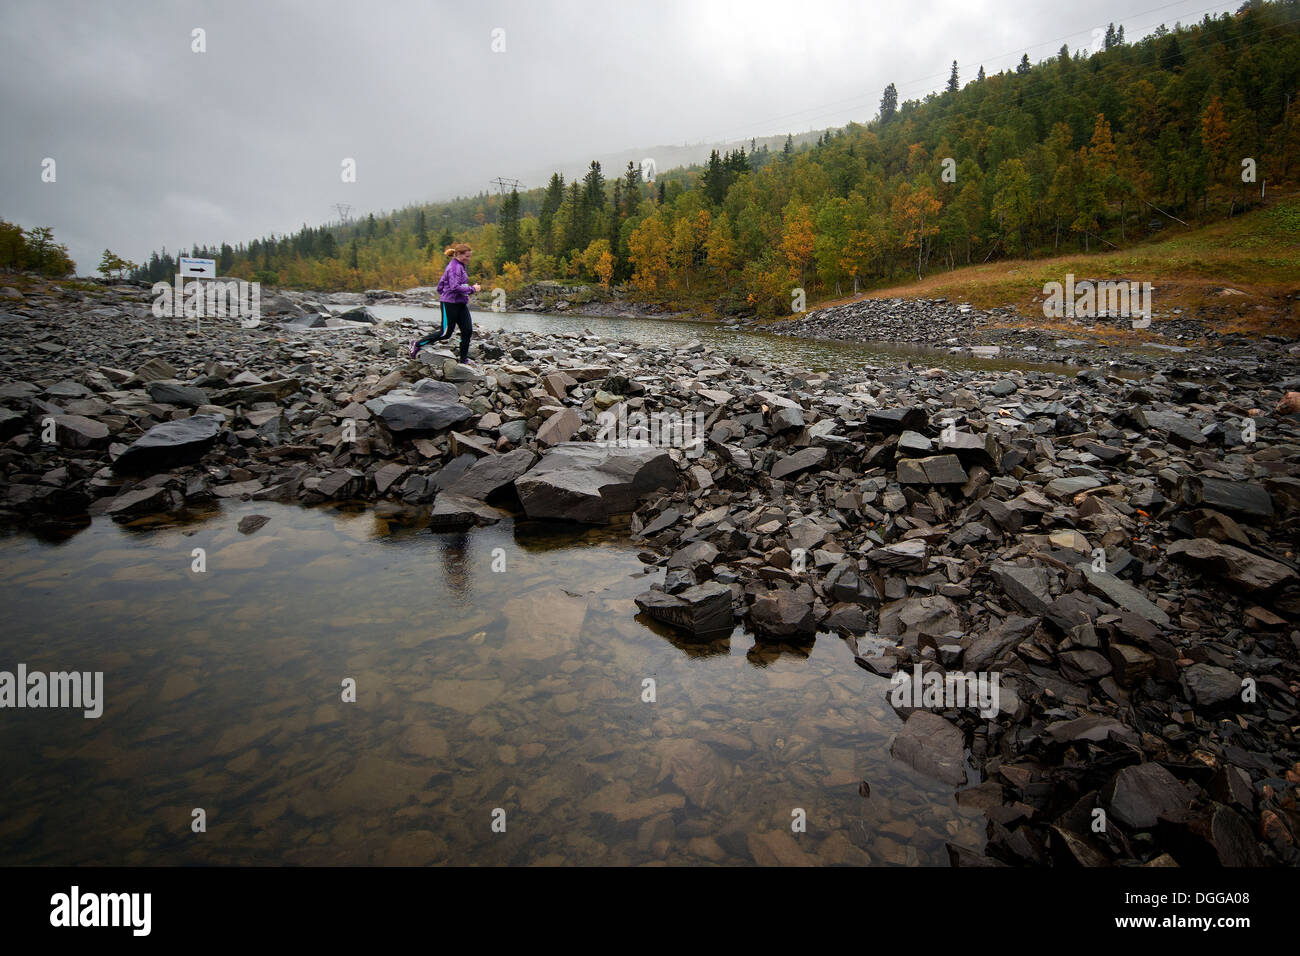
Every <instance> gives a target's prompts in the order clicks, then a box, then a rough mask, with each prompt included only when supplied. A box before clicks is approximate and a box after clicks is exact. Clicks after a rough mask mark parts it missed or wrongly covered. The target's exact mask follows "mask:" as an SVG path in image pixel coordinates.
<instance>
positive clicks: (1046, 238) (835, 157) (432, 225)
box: [137, 0, 1300, 315]
mask: <svg viewBox="0 0 1300 956" xmlns="http://www.w3.org/2000/svg"><path fill="white" fill-rule="evenodd" d="M1298 99H1300V0H1285V2H1276V3H1252V4H1248V5H1246V6H1244V7H1242V8H1241V9H1240V10H1239V11H1238V12H1237V13H1235V14H1224V15H1222V16H1220V17H1218V18H1217V19H1216V18H1211V17H1209V16H1208V15H1207V16H1206V18H1205V19H1204V20H1203V21H1202V22H1201V23H1199V24H1197V25H1194V26H1176V27H1175V28H1173V29H1166V28H1164V27H1161V28H1160V29H1158V30H1157V31H1155V33H1153V34H1152V35H1151V36H1148V37H1145V38H1143V39H1141V40H1139V41H1137V42H1129V41H1128V39H1126V38H1125V37H1124V35H1123V31H1122V29H1116V28H1114V27H1112V28H1110V29H1109V30H1108V31H1107V33H1106V37H1105V43H1104V48H1103V49H1102V50H1100V51H1098V52H1096V53H1089V52H1080V51H1072V50H1069V49H1067V48H1066V47H1062V48H1061V49H1060V51H1059V53H1058V54H1057V55H1056V56H1055V57H1052V58H1050V59H1048V60H1046V61H1045V62H1041V63H1038V64H1031V63H1030V62H1029V58H1028V56H1025V57H1024V58H1023V59H1022V61H1021V63H1020V65H1019V66H1018V67H1017V68H1016V69H1015V70H1014V71H1004V72H1001V73H997V74H993V75H985V72H984V69H983V67H979V68H978V70H977V71H976V73H975V75H974V76H973V77H969V76H963V75H961V72H960V71H959V68H958V64H957V63H956V62H954V63H953V64H952V73H951V77H950V79H949V82H948V84H947V87H946V89H945V90H943V91H941V92H936V93H932V94H930V95H928V96H926V97H925V98H924V100H920V101H915V100H909V101H906V102H902V103H900V102H898V96H897V93H896V92H895V90H894V86H893V84H890V85H889V87H887V88H886V89H885V91H884V94H883V96H882V98H881V103H880V111H879V114H878V115H877V116H876V117H875V118H874V119H872V120H871V121H870V122H867V123H864V124H859V123H850V124H849V125H847V126H846V127H844V128H842V129H835V130H829V131H826V132H824V133H823V134H821V135H820V136H818V137H817V139H816V140H815V141H814V142H812V143H810V144H807V145H804V146H801V147H798V148H795V147H794V146H793V142H792V141H791V140H787V144H786V148H785V149H784V150H775V149H773V150H769V149H767V148H766V147H759V148H755V149H752V150H749V151H747V150H745V149H744V148H740V149H738V150H736V151H734V152H729V153H726V154H725V155H722V156H718V155H717V154H716V153H715V154H714V156H713V157H712V158H711V160H710V162H709V163H708V164H706V165H704V166H702V167H690V168H686V169H678V170H670V171H660V172H659V175H658V176H657V177H656V181H655V182H654V183H652V184H651V183H646V182H643V181H642V177H641V170H640V169H639V168H638V167H635V166H632V165H631V164H629V166H628V168H627V169H624V170H618V171H610V174H609V175H607V174H606V171H604V170H602V169H601V168H600V165H599V164H598V163H594V162H593V163H592V164H591V168H590V169H589V171H588V173H587V175H586V176H585V177H584V178H583V179H581V180H577V181H571V182H567V183H566V182H565V181H564V179H563V178H562V177H561V176H560V175H558V174H556V175H555V176H554V177H552V179H551V181H550V183H549V184H548V185H547V186H546V187H545V188H540V189H532V190H527V191H524V192H517V193H515V192H512V193H508V194H505V195H493V194H488V193H483V194H480V195H479V196H476V197H471V198H464V199H458V200H456V201H454V202H449V203H440V204H431V205H425V206H420V207H410V208H407V209H403V210H399V211H398V212H395V213H384V214H381V215H378V216H376V215H370V216H367V217H365V218H363V219H360V220H358V221H354V222H347V223H333V224H330V225H327V226H322V227H319V228H311V227H307V226H305V225H304V227H303V229H302V230H301V231H300V232H298V233H296V234H294V235H291V236H281V237H276V236H270V237H267V238H265V239H260V240H253V241H252V242H250V243H248V244H247V245H243V244H240V245H237V246H230V245H223V246H222V247H221V248H219V249H215V250H213V249H204V248H198V247H196V248H195V249H194V250H193V252H194V253H195V254H199V255H203V254H207V255H210V256H213V257H215V258H218V259H219V260H220V271H221V272H222V273H224V274H229V275H235V276H239V277H242V278H246V279H252V278H260V279H262V280H264V281H268V282H278V283H281V284H284V285H287V286H292V287H303V288H317V289H364V288H374V287H383V288H402V287H410V286H415V285H432V284H434V283H435V282H436V281H437V278H438V275H439V274H440V272H441V270H442V267H443V259H442V256H441V250H442V248H443V246H444V244H445V243H446V242H447V241H449V240H451V239H453V238H454V239H456V240H463V241H468V242H470V243H471V244H472V245H473V246H474V247H475V263H474V267H473V268H474V272H475V278H476V279H477V280H478V281H482V282H484V283H485V284H488V283H491V284H501V285H504V286H505V287H507V288H512V287H517V286H519V285H521V284H522V283H524V282H526V281H531V280H537V279H545V278H572V279H578V280H583V281H590V282H602V283H610V284H618V283H630V284H631V287H632V290H633V294H634V295H636V296H637V297H639V298H643V299H650V300H656V299H658V300H669V301H672V302H674V303H677V304H685V305H694V306H697V307H701V308H717V309H719V310H721V311H725V312H739V311H752V312H757V313H759V314H768V315H770V314H776V313H780V312H785V311H788V310H789V308H790V300H791V291H792V289H793V288H795V287H802V288H804V289H806V290H807V294H808V298H809V301H813V300H815V299H816V298H819V297H821V298H825V297H830V296H834V295H839V294H844V293H849V292H852V291H856V290H857V289H859V288H861V287H863V286H869V285H879V284H881V283H885V282H889V281H891V280H893V281H897V280H898V279H901V278H903V277H905V276H907V275H911V276H912V277H914V278H915V277H919V276H924V275H927V274H930V273H932V272H934V271H935V270H939V269H952V268H955V267H958V266H963V265H966V264H970V263H977V262H984V261H993V260H997V259H1002V258H1024V257H1034V256H1038V255H1052V254H1060V253H1062V252H1067V251H1068V252H1073V251H1095V250H1099V249H1114V248H1116V247H1123V246H1126V245H1130V244H1132V243H1134V242H1139V241H1142V240H1143V239H1145V238H1148V237H1149V236H1151V235H1152V234H1153V233H1154V232H1156V231H1158V230H1160V229H1162V228H1164V227H1165V226H1167V225H1171V224H1174V223H1176V222H1182V223H1189V224H1197V223H1201V222H1205V221H1209V220H1212V219H1219V218H1223V217H1225V216H1230V215H1234V214H1236V213H1237V212H1240V211H1241V210H1243V209H1246V208H1250V207H1252V206H1255V205H1258V204H1259V203H1260V202H1261V187H1263V186H1265V184H1267V190H1271V189H1274V188H1275V187H1277V186H1279V185H1283V184H1286V183H1288V182H1290V181H1291V180H1293V179H1294V177H1295V174H1296V171H1297V162H1298V157H1300V115H1298V113H1300V104H1297V100H1298ZM174 272H175V263H174V261H173V259H172V256H171V255H170V254H166V253H165V252H164V253H163V254H159V253H155V254H154V255H153V256H152V257H151V258H150V261H149V263H148V264H147V265H146V266H145V267H143V268H142V269H141V270H140V271H139V272H138V273H137V276H138V277H141V278H148V279H159V278H166V277H168V276H170V275H172V274H174Z"/></svg>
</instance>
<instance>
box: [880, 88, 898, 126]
mask: <svg viewBox="0 0 1300 956" xmlns="http://www.w3.org/2000/svg"><path fill="white" fill-rule="evenodd" d="M897 112H898V88H897V87H895V86H894V84H893V83H890V84H889V85H888V86H886V87H885V92H884V94H883V95H882V96H881V97H880V125H881V126H884V125H885V124H886V123H888V122H889V121H890V120H891V119H893V118H894V114H896V113H897Z"/></svg>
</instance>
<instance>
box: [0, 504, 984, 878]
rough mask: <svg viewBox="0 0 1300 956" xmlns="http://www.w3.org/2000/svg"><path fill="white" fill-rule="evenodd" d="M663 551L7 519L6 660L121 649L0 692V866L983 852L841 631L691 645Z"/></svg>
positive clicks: (344, 518)
mask: <svg viewBox="0 0 1300 956" xmlns="http://www.w3.org/2000/svg"><path fill="white" fill-rule="evenodd" d="M254 513H260V514H264V515H267V516H269V517H270V521H269V522H268V523H267V524H266V525H265V526H264V527H262V528H260V529H259V530H257V531H256V532H255V533H253V534H251V535H245V534H242V533H240V532H239V531H238V529H237V525H238V523H239V520H240V519H241V518H242V517H244V516H246V515H250V514H254ZM199 547H201V548H203V549H204V550H205V552H206V554H207V571H206V572H204V573H202V574H200V573H196V572H194V571H193V570H192V561H193V559H192V556H191V555H192V551H193V549H194V548H199ZM497 548H500V549H501V552H500V554H502V555H504V560H505V564H504V570H503V571H494V570H493V566H492V562H493V552H494V549H497ZM662 573H663V572H662V569H655V568H650V567H647V566H646V565H644V564H643V563H642V562H641V561H639V560H638V559H637V556H636V549H635V548H633V547H631V546H630V545H629V544H628V543H627V542H626V541H625V540H623V539H621V538H620V537H618V535H617V533H616V532H611V531H609V530H608V529H591V530H577V529H570V530H569V531H568V532H567V533H566V534H564V535H562V536H558V537H557V536H555V535H551V534H548V533H547V532H546V530H545V529H544V528H539V527H530V526H529V525H528V524H527V523H520V524H518V525H516V524H515V523H514V522H511V521H506V522H502V523H501V524H499V525H495V526H492V527H489V528H482V529H475V530H473V531H470V532H468V533H466V534H464V535H455V536H451V535H445V534H443V535H433V534H431V533H430V532H428V531H427V530H426V529H424V528H422V527H420V526H419V522H418V518H417V517H416V516H415V515H414V514H413V513H412V512H411V510H410V509H402V508H390V507H383V508H373V509H359V508H337V507H320V508H314V509H308V508H298V507H295V506H285V505H272V504H271V503H266V502H247V503H239V502H231V501H227V502H225V503H223V504H222V506H221V509H220V510H219V511H217V510H210V511H207V512H205V513H196V514H191V515H188V516H186V517H185V519H184V520H182V521H174V522H171V523H163V524H157V525H155V526H153V527H146V526H143V525H140V524H135V523H133V526H131V527H122V526H119V525H116V524H114V523H113V522H111V521H108V520H105V519H103V518H97V519H95V521H94V522H93V524H92V525H91V526H90V527H89V528H87V529H85V530H83V531H82V532H81V533H79V534H77V535H75V536H73V537H71V538H69V539H67V540H65V541H63V542H62V543H61V544H59V545H57V546H51V545H49V544H46V543H44V542H43V541H41V540H40V539H39V538H36V537H35V536H32V535H26V534H23V535H9V536H7V537H5V538H3V539H0V600H3V602H4V605H5V607H6V610H7V614H8V619H9V621H10V622H11V623H10V625H9V627H8V628H7V630H6V638H5V642H4V659H3V660H0V669H10V670H12V669H13V666H14V665H15V664H16V663H18V662H24V663H25V664H26V665H27V666H28V668H29V669H33V670H35V669H40V670H45V671H52V670H66V669H73V668H75V669H78V670H92V671H95V670H102V671H103V672H104V693H105V704H104V714H103V716H102V717H101V718H99V719H98V720H85V719H82V718H81V717H80V715H79V714H77V715H74V714H72V713H69V712H66V711H57V712H56V711H40V710H31V709H27V710H6V711H4V712H3V714H2V715H0V716H2V717H3V719H2V720H0V747H2V748H3V752H4V753H5V754H6V756H7V760H6V774H5V775H4V776H3V778H0V801H3V806H4V807H5V810H6V812H5V815H4V818H3V820H0V862H4V863H10V864H115V863H116V864H123V863H124V864H129V865H139V864H184V863H215V864H234V863H272V864H283V863H290V864H375V865H394V864H430V863H452V864H484V865H499V864H543V865H549V864H572V863H582V864H601V865H608V864H616V865H623V864H641V863H650V862H666V863H670V864H677V865H701V864H711V863H722V864H752V863H754V862H773V861H774V860H780V859H786V858H789V857H792V856H793V857H794V858H795V859H797V860H800V861H810V862H816V863H849V864H865V863H877V864H896V865H909V864H910V865H947V855H946V853H945V851H944V843H945V842H946V841H949V840H951V841H953V842H956V843H961V844H963V845H966V846H972V847H979V846H982V845H983V829H984V822H985V821H984V819H983V816H982V815H981V814H980V813H979V812H970V811H966V810H963V809H961V808H959V807H958V806H957V804H956V802H955V800H954V799H953V793H952V788H951V787H945V786H943V785H941V784H938V783H936V782H934V781H931V780H929V779H927V778H925V777H923V776H921V775H919V774H917V773H915V772H914V771H912V770H911V769H910V768H909V767H907V766H906V765H903V764H901V763H900V762H899V761H897V760H894V759H893V758H892V757H891V756H890V754H889V745H890V743H891V741H892V739H893V737H894V734H895V733H896V732H897V729H898V727H899V725H900V722H899V720H898V718H897V717H896V716H895V714H894V713H893V711H892V710H891V709H890V708H889V707H888V705H887V703H886V700H885V690H886V688H887V682H886V681H885V679H884V678H880V677H877V676H876V675H874V674H870V673H867V672H865V671H863V670H861V669H860V668H858V667H855V666H854V664H853V661H852V653H851V651H850V650H849V649H848V647H847V646H846V645H845V643H844V642H843V641H840V640H838V639H834V638H831V637H829V636H822V637H820V638H819V639H818V640H816V641H815V642H813V643H811V644H807V645H786V644H757V643H755V642H754V641H753V638H752V636H750V635H748V634H746V633H744V632H742V631H739V630H737V631H736V632H734V633H733V634H732V635H730V636H728V637H726V638H722V639H719V640H715V641H710V642H706V643H704V644H703V645H700V644H697V643H693V642H689V641H685V640H683V639H682V637H681V636H680V635H677V634H675V633H671V632H666V631H665V630H664V629H661V628H660V627H656V626H648V625H646V624H645V623H642V622H641V621H639V620H638V619H637V617H636V613H637V609H636V606H635V603H634V602H633V600H632V599H633V598H634V597H635V595H636V594H638V593H640V592H641V591H643V590H645V589H646V588H648V587H649V586H650V584H652V583H657V582H659V581H661V580H662ZM345 679H350V680H353V681H355V686H356V701H355V703H350V702H345V701H344V700H343V699H342V694H341V686H342V682H343V681H344V680H345ZM647 681H649V682H651V683H650V684H647ZM651 686H652V687H653V688H654V693H653V695H652V699H649V700H648V699H647V688H648V687H651ZM863 780H869V781H870V788H869V793H870V797H869V798H866V797H863V796H861V795H860V794H859V787H860V785H861V783H862V781H863ZM195 808H203V809H204V810H205V811H206V814H207V821H208V826H207V831H206V832H205V833H195V832H193V830H192V829H191V821H192V811H193V810H194V809H195ZM498 808H500V809H502V810H504V811H505V813H506V818H507V820H508V826H507V831H506V832H505V833H497V832H493V830H492V827H491V822H492V819H493V812H494V810H496V809H498ZM793 808H801V809H802V810H803V811H804V812H806V814H807V819H808V830H807V832H806V833H802V834H798V835H792V834H791V830H790V821H791V811H792V809H793Z"/></svg>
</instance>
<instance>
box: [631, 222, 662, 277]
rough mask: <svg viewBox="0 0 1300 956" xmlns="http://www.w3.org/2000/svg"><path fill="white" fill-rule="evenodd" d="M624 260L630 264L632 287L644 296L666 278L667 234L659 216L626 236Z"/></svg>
mask: <svg viewBox="0 0 1300 956" xmlns="http://www.w3.org/2000/svg"><path fill="white" fill-rule="evenodd" d="M627 257H628V260H629V261H631V263H632V269H633V271H632V284H633V285H634V286H635V287H636V288H637V290H638V291H640V292H644V293H651V294H653V293H654V292H657V291H658V290H659V284H660V283H661V282H663V280H664V279H665V278H666V277H667V276H668V231H667V230H666V229H665V228H664V224H663V223H662V222H660V221H659V217H658V216H651V217H650V218H648V219H646V220H645V221H644V222H643V223H641V225H639V226H637V227H636V228H635V229H633V230H632V232H631V233H630V234H629V235H628V237H627Z"/></svg>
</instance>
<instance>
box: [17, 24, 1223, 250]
mask: <svg viewBox="0 0 1300 956" xmlns="http://www.w3.org/2000/svg"><path fill="white" fill-rule="evenodd" d="M1239 5H1240V0H1236V2H1233V3H1220V4H1210V3H1208V0H1183V2H1174V3H1162V2H1161V0H1095V2H1089V3H1080V2H1078V0H1045V2H1038V3H1031V2H1025V0H908V2H905V3H903V2H898V0H892V2H887V3H880V2H876V0H866V2H864V0H799V2H797V3H792V2H768V0H738V2H732V0H680V2H679V0H656V2H648V3H647V2H639V0H604V2H586V0H572V2H558V0H516V2H486V3H483V2H472V3H470V2H466V3H446V2H442V0H403V2H399V0H366V2H355V0H349V2H339V0H253V2H244V0H220V2H184V0H181V2H175V0H169V2H162V0H157V2H155V0H87V2H67V0H4V4H3V6H0V93H2V94H3V95H2V96H0V130H3V135H2V136H0V218H3V219H7V220H9V221H10V222H16V223H18V224H19V225H22V226H24V227H28V228H30V227H33V226H40V225H48V226H52V227H53V229H54V235H55V237H56V239H58V240H59V241H60V242H64V243H66V244H67V245H68V247H69V250H70V252H71V254H72V256H73V258H74V259H75V260H76V262H77V271H78V273H79V274H82V275H86V274H91V273H93V272H94V271H95V269H96V268H97V267H98V265H99V258H100V255H101V253H102V252H103V250H104V248H105V247H107V248H111V249H112V250H113V251H114V252H116V253H118V254H119V255H122V256H125V257H126V258H129V259H133V260H135V261H137V262H140V261H142V260H144V259H145V258H147V256H148V254H149V252H150V251H151V250H154V249H159V248H161V247H162V246H164V245H165V246H166V247H167V248H168V249H169V250H171V251H172V252H176V251H177V250H178V249H180V248H184V249H188V248H189V247H190V246H191V245H192V244H194V243H199V244H203V243H209V244H216V243H218V242H221V241H229V242H231V243H235V242H238V241H247V240H249V239H252V238H256V237H258V236H262V235H265V234H268V233H271V232H274V233H276V234H277V235H279V234H282V233H285V232H289V231H294V230H296V229H298V228H299V227H301V225H302V223H303V222H307V223H308V224H311V225H319V224H321V223H324V222H327V221H329V220H331V219H335V218H337V215H336V214H335V213H334V211H333V208H332V207H333V205H334V204H335V203H337V202H349V203H351V204H352V209H353V215H356V214H358V213H361V214H364V213H366V212H369V211H372V210H373V211H378V210H381V209H393V208H397V207H400V206H403V205H405V204H407V203H411V202H419V201H427V200H438V199H448V198H451V197H453V196H456V195H467V194H473V193H477V192H479V191H480V190H484V189H490V188H492V187H491V186H490V185H489V181H490V180H491V179H492V178H493V177H496V176H507V177H517V178H521V179H523V180H524V185H525V186H537V185H543V179H542V175H543V173H544V171H546V170H549V169H551V168H553V167H572V166H573V165H574V164H576V163H582V164H585V163H586V162H587V161H588V160H589V159H591V158H600V157H601V156H604V155H608V154H613V153H617V152H620V151H624V150H627V149H629V148H633V147H636V148H638V149H639V148H641V147H645V148H646V149H647V150H648V151H649V152H648V155H651V154H652V148H653V147H654V146H655V145H658V144H669V145H684V144H688V143H698V142H713V141H723V140H735V139H741V138H747V137H750V136H763V135H771V134H784V133H786V132H801V131H805V130H808V129H812V128H817V129H821V128H824V127H827V126H840V125H843V124H844V123H846V122H848V121H850V120H857V121H859V122H864V121H867V120H869V119H871V118H872V117H873V116H874V115H875V113H876V111H877V109H878V107H879V103H880V93H881V90H882V89H883V88H884V86H885V84H887V83H889V82H891V81H892V82H893V83H895V84H896V85H897V87H898V90H899V99H900V101H901V100H905V99H911V98H919V97H922V96H924V95H925V94H926V93H927V92H930V91H932V90H936V89H939V88H942V86H943V85H944V83H945V82H946V81H947V78H948V71H949V68H950V66H951V63H952V61H953V60H954V59H955V60H957V61H958V65H959V70H960V73H961V80H962V83H963V84H964V83H965V82H967V81H968V80H970V79H973V78H974V76H975V73H976V70H977V69H978V68H979V66H980V65H981V64H983V65H984V67H985V69H986V70H987V71H988V72H990V73H994V72H997V71H998V70H999V69H1002V68H1010V67H1013V66H1014V65H1015V63H1016V62H1018V61H1019V59H1020V57H1021V55H1022V54H1024V53H1026V52H1027V53H1028V54H1029V57H1030V59H1031V60H1034V61H1038V60H1040V59H1043V58H1046V57H1048V56H1051V55H1053V54H1054V53H1055V52H1056V51H1057V50H1058V49H1059V48H1060V46H1061V44H1062V43H1068V44H1069V45H1070V48H1071V49H1076V48H1079V47H1086V46H1088V45H1089V44H1090V43H1091V42H1092V41H1093V37H1094V34H1093V31H1094V30H1095V29H1103V28H1104V27H1105V25H1106V23H1107V22H1110V21H1113V22H1115V23H1116V24H1117V25H1119V24H1123V25H1124V27H1125V33H1126V36H1127V38H1128V39H1130V40H1136V39H1139V38H1140V37H1141V36H1143V35H1145V34H1147V33H1149V32H1150V31H1151V30H1152V29H1154V28H1155V27H1156V26H1157V25H1159V24H1160V23H1165V24H1167V25H1168V26H1170V27H1172V26H1173V25H1174V23H1175V22H1176V21H1180V20H1181V21H1182V22H1184V23H1191V22H1195V21H1198V20H1200V19H1201V18H1202V17H1203V16H1204V14H1205V13H1207V12H1209V13H1213V14H1216V15H1217V14H1218V13H1221V12H1223V11H1231V10H1234V9H1236V8H1237V7H1238V6H1239ZM195 28H202V29H203V30H204V31H206V46H207V51H206V52H204V53H196V52H193V51H192V49H191V47H192V44H193V40H192V31H193V30H194V29H195ZM495 31H501V32H495ZM494 44H495V46H497V47H498V48H500V47H501V46H502V45H504V50H503V51H501V52H495V51H494V49H493V46H494ZM47 157H49V158H52V159H54V160H55V163H56V166H55V171H56V176H57V179H56V181H55V182H53V183H47V182H42V179H41V170H42V162H43V161H44V160H45V159H46V158H47ZM346 157H350V158H353V159H355V161H356V170H357V181H356V182H355V183H343V182H341V180H340V170H341V166H340V164H341V163H342V161H343V160H344V158H346ZM606 171H607V172H613V171H614V170H609V169H607V170H606Z"/></svg>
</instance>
